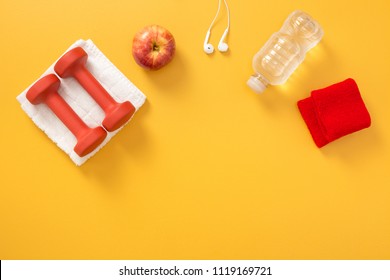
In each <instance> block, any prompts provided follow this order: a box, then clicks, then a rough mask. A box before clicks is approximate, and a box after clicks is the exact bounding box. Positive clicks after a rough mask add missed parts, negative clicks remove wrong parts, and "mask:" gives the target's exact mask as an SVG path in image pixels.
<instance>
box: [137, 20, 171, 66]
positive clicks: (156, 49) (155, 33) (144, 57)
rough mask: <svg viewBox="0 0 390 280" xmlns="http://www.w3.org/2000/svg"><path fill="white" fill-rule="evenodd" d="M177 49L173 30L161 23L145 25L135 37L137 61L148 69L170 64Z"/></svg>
mask: <svg viewBox="0 0 390 280" xmlns="http://www.w3.org/2000/svg"><path fill="white" fill-rule="evenodd" d="M175 50H176V44H175V39H174V38H173V36H172V34H171V32H169V31H168V30H167V29H166V28H164V27H162V26H159V25H149V26H146V27H144V28H143V29H141V30H140V31H138V32H137V34H135V36H134V39H133V57H134V59H135V62H137V64H138V65H140V66H141V67H143V68H145V69H148V70H157V69H160V68H161V67H163V66H164V65H166V64H168V63H169V62H170V61H171V60H172V58H173V56H174V54H175Z"/></svg>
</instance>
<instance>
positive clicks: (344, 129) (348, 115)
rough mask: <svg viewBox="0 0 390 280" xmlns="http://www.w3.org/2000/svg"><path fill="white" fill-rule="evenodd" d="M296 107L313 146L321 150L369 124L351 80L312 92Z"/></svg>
mask: <svg viewBox="0 0 390 280" xmlns="http://www.w3.org/2000/svg"><path fill="white" fill-rule="evenodd" d="M298 108H299V111H300V112H301V115H302V117H303V119H304V121H305V122H306V125H307V127H308V128H309V131H310V133H311V135H312V137H313V140H314V142H315V143H316V145H317V146H318V147H319V148H321V147H323V146H325V145H326V144H328V143H329V142H332V141H333V140H336V139H338V138H340V137H342V136H345V135H347V134H350V133H353V132H355V131H358V130H361V129H364V128H367V127H369V126H370V125H371V118H370V114H369V113H368V111H367V108H366V106H365V105H364V102H363V99H362V97H361V96H360V92H359V88H358V86H357V84H356V82H355V81H354V80H353V79H350V78H349V79H346V80H345V81H343V82H340V83H337V84H334V85H331V86H329V87H326V88H323V89H318V90H313V91H312V92H311V96H310V97H308V98H306V99H303V100H300V101H298Z"/></svg>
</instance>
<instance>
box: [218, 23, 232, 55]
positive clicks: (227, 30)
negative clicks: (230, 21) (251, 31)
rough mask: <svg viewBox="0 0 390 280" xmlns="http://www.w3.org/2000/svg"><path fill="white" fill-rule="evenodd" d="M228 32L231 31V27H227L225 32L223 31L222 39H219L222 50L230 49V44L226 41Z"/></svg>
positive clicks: (219, 48) (219, 47)
mask: <svg viewBox="0 0 390 280" xmlns="http://www.w3.org/2000/svg"><path fill="white" fill-rule="evenodd" d="M228 32H229V29H228V28H226V30H225V32H223V35H222V37H221V40H219V44H218V50H219V51H220V52H227V51H228V49H229V46H228V44H226V43H225V42H224V40H225V39H226V36H227V34H228Z"/></svg>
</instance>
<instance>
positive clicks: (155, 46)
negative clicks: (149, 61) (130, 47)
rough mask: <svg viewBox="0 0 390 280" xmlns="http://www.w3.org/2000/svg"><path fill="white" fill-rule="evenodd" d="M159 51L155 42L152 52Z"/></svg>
mask: <svg viewBox="0 0 390 280" xmlns="http://www.w3.org/2000/svg"><path fill="white" fill-rule="evenodd" d="M159 50H160V47H159V46H158V45H157V43H156V42H153V51H155V52H157V51H159Z"/></svg>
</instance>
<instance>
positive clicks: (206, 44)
mask: <svg viewBox="0 0 390 280" xmlns="http://www.w3.org/2000/svg"><path fill="white" fill-rule="evenodd" d="M210 34H211V32H210V30H208V31H207V34H206V38H205V39H204V43H203V50H204V52H205V53H207V54H211V53H213V52H214V47H213V45H212V44H210V43H209V39H210Z"/></svg>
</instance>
